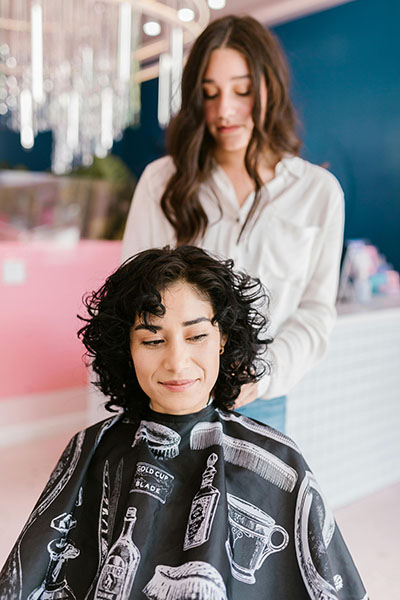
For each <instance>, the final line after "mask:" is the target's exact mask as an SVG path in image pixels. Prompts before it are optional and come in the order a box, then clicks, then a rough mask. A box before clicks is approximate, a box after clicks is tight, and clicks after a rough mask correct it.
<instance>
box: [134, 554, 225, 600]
mask: <svg viewBox="0 0 400 600" xmlns="http://www.w3.org/2000/svg"><path fill="white" fill-rule="evenodd" d="M143 593H144V594H146V596H147V598H148V599H149V600H188V599H189V598H191V599H192V600H228V597H227V595H226V588H225V584H224V581H223V579H222V577H221V575H220V574H219V573H218V571H217V569H216V568H215V567H213V566H212V565H210V564H209V563H206V562H203V561H199V560H196V561H190V562H187V563H184V564H183V565H180V566H179V567H168V566H166V565H158V566H157V567H156V570H155V573H154V576H153V577H152V579H151V580H150V581H149V582H148V584H147V585H146V587H145V588H144V589H143Z"/></svg>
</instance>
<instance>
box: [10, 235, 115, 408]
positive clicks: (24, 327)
mask: <svg viewBox="0 0 400 600" xmlns="http://www.w3.org/2000/svg"><path fill="white" fill-rule="evenodd" d="M119 259H120V242H111V241H97V240H93V241H92V240H84V241H81V242H79V243H77V244H73V245H69V246H68V247H65V246H60V245H57V244H55V243H54V242H30V243H21V242H2V243H0V399H1V398H10V397H14V396H20V395H25V394H32V393H38V392H45V391H51V390H60V389H65V388H70V387H76V386H81V385H85V383H86V381H87V373H86V368H85V366H84V364H83V362H82V354H83V346H82V344H81V342H80V341H79V340H78V339H77V337H76V331H77V330H78V328H79V326H80V322H79V320H78V319H77V317H76V315H77V313H81V314H82V308H83V307H82V296H83V294H84V293H85V292H87V291H91V290H93V289H96V288H98V287H99V286H100V285H101V284H102V282H103V280H104V278H105V277H106V276H107V275H108V274H110V273H111V272H112V271H113V270H114V269H115V268H117V266H118V264H119ZM10 265H11V267H14V268H15V266H16V267H17V271H18V268H19V269H22V271H23V272H25V276H24V277H20V279H22V280H20V281H18V276H17V278H16V279H17V281H14V282H12V279H13V278H12V277H11V282H10V277H9V274H8V275H7V269H9V267H10ZM7 281H8V283H7Z"/></svg>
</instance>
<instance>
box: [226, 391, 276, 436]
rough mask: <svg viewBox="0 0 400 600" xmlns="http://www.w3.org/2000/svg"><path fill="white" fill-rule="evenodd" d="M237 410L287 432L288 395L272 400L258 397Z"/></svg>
mask: <svg viewBox="0 0 400 600" xmlns="http://www.w3.org/2000/svg"><path fill="white" fill-rule="evenodd" d="M236 412H239V413H241V414H242V415H246V417H251V418H252V419H257V421H261V422H262V423H266V424H267V425H269V426H270V427H274V428H275V429H278V431H280V432H281V433H285V421H286V396H279V397H278V398H272V399H271V400H262V399H261V398H258V399H257V400H254V402H250V404H246V405H245V406H242V407H240V408H238V409H236Z"/></svg>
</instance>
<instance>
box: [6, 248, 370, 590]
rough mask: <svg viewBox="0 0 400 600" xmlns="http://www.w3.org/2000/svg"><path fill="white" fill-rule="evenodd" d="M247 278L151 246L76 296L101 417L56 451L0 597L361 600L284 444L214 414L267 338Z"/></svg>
mask: <svg viewBox="0 0 400 600" xmlns="http://www.w3.org/2000/svg"><path fill="white" fill-rule="evenodd" d="M263 300H265V294H264V291H263V288H262V285H261V284H260V282H259V281H258V280H255V279H252V278H251V277H249V276H248V275H247V274H245V273H240V272H235V271H234V270H233V268H232V261H226V262H218V261H217V260H215V259H214V258H212V257H211V256H209V255H208V254H206V253H205V252H204V251H203V250H201V249H198V248H195V247H190V246H180V247H179V248H177V249H175V250H171V249H170V248H164V249H161V250H160V249H153V250H147V251H144V252H142V253H141V254H139V255H137V256H136V257H134V258H133V259H130V260H128V261H127V262H125V264H124V265H122V266H121V267H120V268H119V269H118V270H117V271H116V272H115V273H113V274H112V275H111V276H110V277H109V278H108V279H107V281H106V282H105V284H104V285H103V286H102V288H100V290H98V291H97V292H94V293H93V294H91V295H90V296H89V297H88V298H87V300H86V307H87V313H88V314H87V316H85V317H84V318H83V320H84V321H85V323H86V324H85V325H84V327H83V328H82V329H81V330H80V331H79V336H80V337H81V339H82V341H83V343H84V344H85V346H86V349H87V355H88V357H89V358H90V360H91V363H92V365H93V368H94V371H95V373H96V374H97V378H98V379H97V382H96V384H97V385H98V386H99V387H100V388H101V390H102V391H103V392H104V393H105V394H106V395H107V396H108V397H109V402H108V405H107V408H108V409H109V410H111V411H115V410H116V409H117V410H118V411H119V412H118V414H117V415H115V416H113V417H112V418H110V419H108V420H106V421H103V422H101V423H98V424H97V425H94V426H92V427H90V428H89V429H87V430H85V431H82V432H80V433H79V434H77V435H76V436H75V437H74V438H73V439H72V440H71V442H70V444H69V445H68V446H67V448H66V449H65V451H64V453H63V455H62V457H61V459H60V461H59V462H58V464H57V466H56V468H55V470H54V472H53V473H52V475H51V477H50V480H49V483H48V484H47V486H46V488H45V490H44V492H43V494H42V496H41V497H40V499H39V501H38V503H37V505H36V507H35V508H34V510H33V512H32V514H31V516H30V517H29V519H28V522H27V524H26V525H25V527H24V529H23V531H22V533H21V535H20V537H19V538H18V540H17V543H16V545H15V547H14V549H13V550H12V552H11V554H10V557H9V559H8V561H7V563H6V565H5V567H4V569H3V571H2V573H1V574H0V598H1V599H4V600H5V599H7V600H17V599H20V600H25V599H28V600H53V599H54V600H56V599H58V600H63V599H76V600H83V599H87V600H139V599H141V598H143V600H146V599H148V600H189V599H191V600H228V598H229V600H243V598H249V600H251V599H257V600H258V599H259V600H261V599H267V598H273V599H274V600H288V599H289V598H290V599H294V598H295V599H296V600H305V599H309V598H311V599H313V600H317V599H322V598H326V599H328V598H329V599H331V600H335V599H336V600H355V599H357V600H361V599H362V598H364V600H366V598H367V596H366V594H365V590H364V588H363V585H362V583H361V581H360V578H359V576H358V573H357V571H356V569H355V567H354V564H353V562H352V559H351V557H350V555H349V552H348V550H347V548H346V546H345V544H344V542H343V540H342V538H341V535H340V532H339V531H338V529H337V526H336V524H335V521H334V518H333V516H332V513H331V512H330V511H329V509H328V508H327V506H326V504H325V502H324V499H323V496H322V494H321V492H320V489H319V486H318V484H317V482H316V480H315V477H314V476H313V474H312V473H311V471H310V470H309V468H308V466H307V464H306V463H305V461H304V459H303V457H302V455H301V454H300V452H299V450H298V448H297V446H296V444H295V443H294V442H293V441H292V440H291V439H290V438H288V437H286V436H285V435H283V434H282V433H280V432H278V431H276V430H274V429H272V428H271V427H268V426H266V425H263V424H262V423H260V422H257V421H254V420H252V419H249V418H247V417H245V416H243V415H240V414H238V413H236V412H233V411H232V410H230V407H231V406H232V404H233V403H234V401H235V398H236V397H237V395H238V394H239V393H240V388H241V386H242V385H243V384H247V383H249V382H254V381H257V379H258V378H259V377H260V376H262V374H263V371H264V369H265V368H266V365H265V363H263V361H262V360H260V359H259V358H258V354H259V352H260V350H261V349H262V348H263V347H265V346H266V345H267V344H268V343H269V339H268V338H267V337H266V334H265V326H266V321H265V316H263V315H262V314H261V313H260V312H259V310H260V308H261V304H262V301H263Z"/></svg>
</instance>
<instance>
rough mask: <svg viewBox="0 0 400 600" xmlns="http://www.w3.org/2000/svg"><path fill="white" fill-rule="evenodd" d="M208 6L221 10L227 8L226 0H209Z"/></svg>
mask: <svg viewBox="0 0 400 600" xmlns="http://www.w3.org/2000/svg"><path fill="white" fill-rule="evenodd" d="M208 6H209V7H210V8H212V9H213V10H221V8H225V6H226V0H208Z"/></svg>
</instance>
